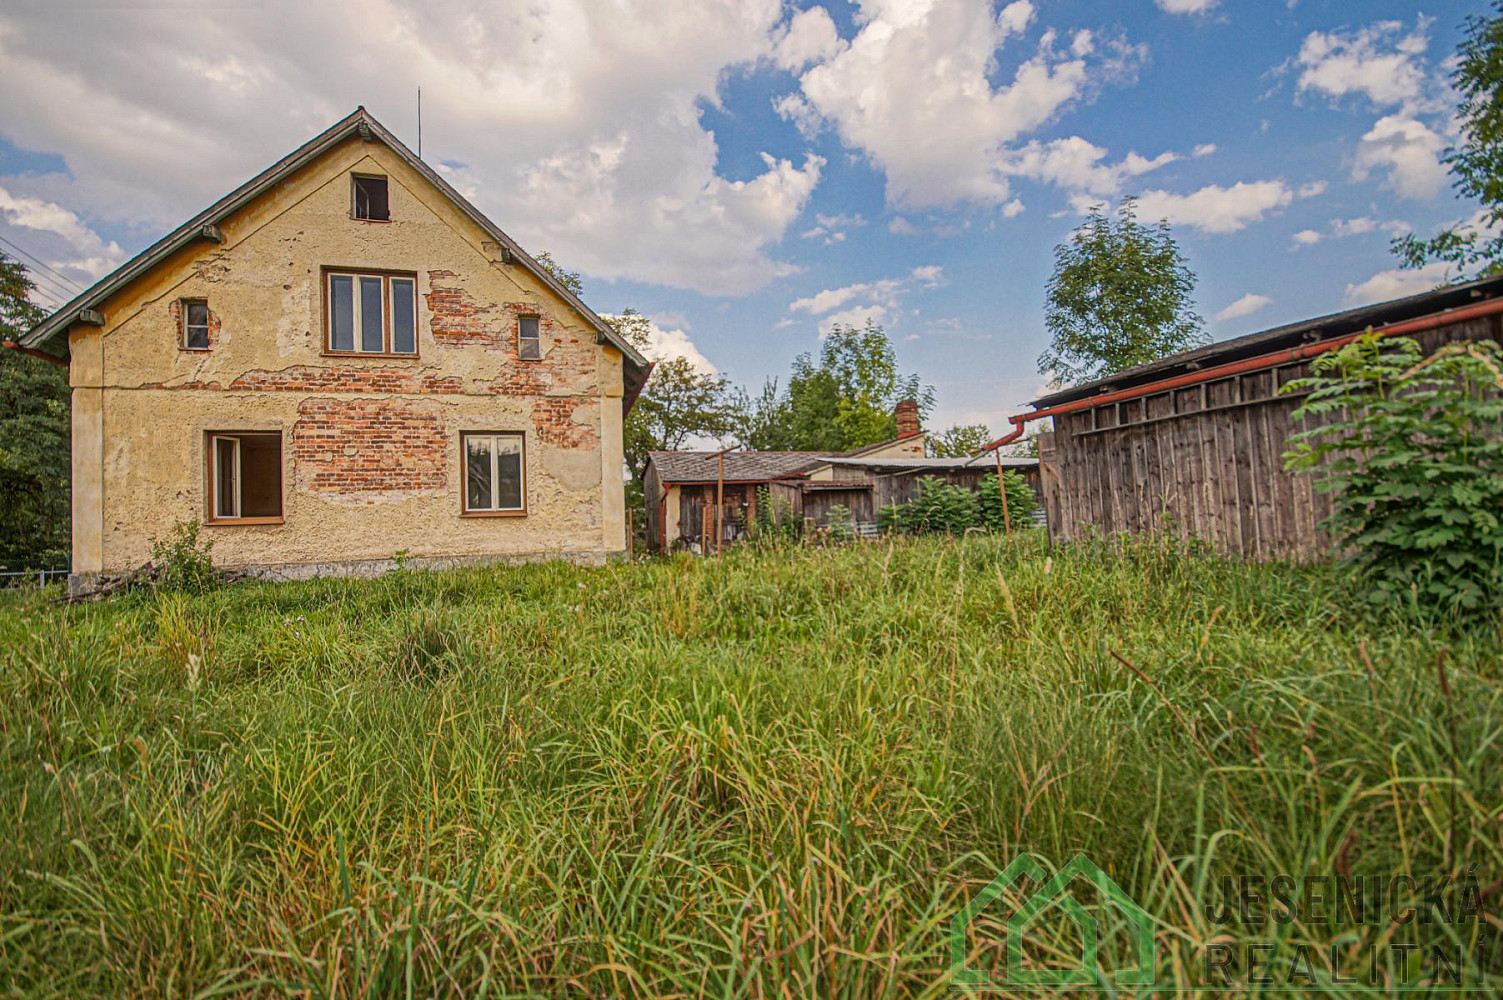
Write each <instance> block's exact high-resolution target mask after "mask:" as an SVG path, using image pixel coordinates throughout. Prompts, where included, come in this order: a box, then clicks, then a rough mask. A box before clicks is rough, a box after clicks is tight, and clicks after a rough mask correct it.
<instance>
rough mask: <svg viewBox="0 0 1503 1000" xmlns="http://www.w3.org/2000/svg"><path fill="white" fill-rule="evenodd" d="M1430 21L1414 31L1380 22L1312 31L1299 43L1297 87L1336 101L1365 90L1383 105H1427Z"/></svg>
mask: <svg viewBox="0 0 1503 1000" xmlns="http://www.w3.org/2000/svg"><path fill="white" fill-rule="evenodd" d="M1429 25H1430V21H1429V20H1428V19H1426V18H1424V17H1420V18H1419V19H1418V20H1417V21H1416V22H1415V26H1414V28H1413V29H1412V30H1407V31H1406V30H1405V28H1404V25H1403V24H1402V23H1400V22H1398V21H1379V22H1377V23H1376V24H1372V25H1368V26H1367V27H1364V28H1359V29H1357V30H1355V31H1348V32H1343V31H1332V32H1323V31H1312V32H1311V33H1310V34H1309V35H1307V36H1305V40H1304V42H1303V43H1302V44H1301V45H1300V50H1299V55H1298V56H1296V57H1295V62H1296V64H1297V65H1298V66H1299V68H1300V75H1299V83H1298V87H1299V90H1300V91H1301V92H1302V93H1303V92H1305V91H1317V92H1319V93H1322V94H1325V95H1326V96H1328V97H1331V98H1333V99H1339V98H1342V97H1346V96H1348V95H1350V94H1362V95H1364V96H1366V97H1367V99H1368V100H1370V101H1371V102H1372V103H1373V104H1375V105H1377V106H1379V107H1386V106H1393V105H1401V106H1407V107H1414V106H1417V105H1418V104H1420V103H1427V99H1428V98H1429V94H1430V91H1431V89H1432V84H1431V82H1430V80H1429V77H1428V74H1427V72H1426V69H1425V67H1424V64H1423V56H1424V52H1425V49H1426V48H1427V47H1428V46H1429V44H1430V40H1429V37H1428V35H1427V31H1428V29H1429Z"/></svg>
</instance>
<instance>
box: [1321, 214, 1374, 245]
mask: <svg viewBox="0 0 1503 1000" xmlns="http://www.w3.org/2000/svg"><path fill="white" fill-rule="evenodd" d="M1377 228H1378V220H1376V219H1369V218H1367V217H1366V216H1361V217H1359V218H1356V219H1332V220H1331V235H1332V236H1335V237H1337V238H1338V239H1339V238H1341V237H1344V236H1361V235H1363V234H1364V233H1370V232H1372V231H1373V230H1374V229H1377Z"/></svg>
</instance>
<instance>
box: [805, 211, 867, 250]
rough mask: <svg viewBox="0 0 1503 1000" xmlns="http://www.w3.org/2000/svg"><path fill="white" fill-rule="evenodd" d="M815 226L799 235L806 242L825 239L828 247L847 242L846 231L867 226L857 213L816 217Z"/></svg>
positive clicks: (818, 215) (819, 215) (817, 215)
mask: <svg viewBox="0 0 1503 1000" xmlns="http://www.w3.org/2000/svg"><path fill="white" fill-rule="evenodd" d="M814 221H815V223H816V224H815V225H813V226H811V227H810V228H808V229H806V230H804V231H803V232H802V233H800V234H799V235H800V236H801V237H803V238H804V239H806V240H815V239H823V240H824V242H825V245H826V246H829V245H830V244H832V243H841V242H844V241H845V235H846V231H847V230H848V229H855V228H858V227H860V226H864V225H866V219H865V218H864V217H863V216H862V215H861V213H860V212H857V213H856V214H854V215H824V214H816V215H815V216H814Z"/></svg>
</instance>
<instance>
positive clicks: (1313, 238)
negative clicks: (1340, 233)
mask: <svg viewBox="0 0 1503 1000" xmlns="http://www.w3.org/2000/svg"><path fill="white" fill-rule="evenodd" d="M1290 239H1291V240H1292V241H1293V242H1294V245H1295V246H1296V247H1310V246H1314V245H1315V244H1317V243H1319V242H1320V241H1321V239H1322V237H1321V235H1320V233H1319V232H1317V231H1316V230H1314V229H1301V230H1300V231H1299V232H1297V233H1295V234H1294V235H1293V236H1291V237H1290Z"/></svg>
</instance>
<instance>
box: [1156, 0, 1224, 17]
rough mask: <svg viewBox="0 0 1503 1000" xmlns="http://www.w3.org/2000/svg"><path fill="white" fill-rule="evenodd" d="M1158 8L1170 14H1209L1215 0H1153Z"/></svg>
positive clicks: (1214, 4)
mask: <svg viewBox="0 0 1503 1000" xmlns="http://www.w3.org/2000/svg"><path fill="white" fill-rule="evenodd" d="M1155 2H1156V3H1157V4H1158V5H1159V9H1160V10H1162V11H1165V12H1167V13H1170V14H1209V13H1210V12H1211V10H1212V8H1214V7H1215V6H1216V3H1217V0H1155Z"/></svg>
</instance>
